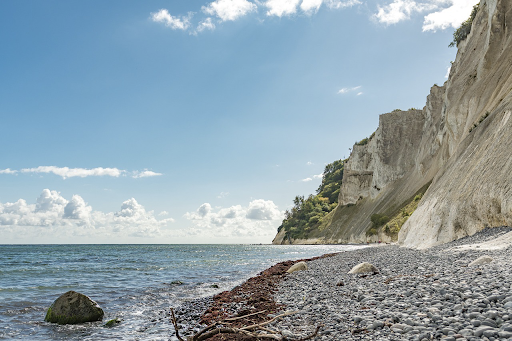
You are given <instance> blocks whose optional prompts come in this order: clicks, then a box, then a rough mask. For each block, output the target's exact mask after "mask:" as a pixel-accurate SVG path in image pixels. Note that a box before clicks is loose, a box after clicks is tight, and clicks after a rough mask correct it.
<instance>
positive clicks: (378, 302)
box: [178, 227, 512, 341]
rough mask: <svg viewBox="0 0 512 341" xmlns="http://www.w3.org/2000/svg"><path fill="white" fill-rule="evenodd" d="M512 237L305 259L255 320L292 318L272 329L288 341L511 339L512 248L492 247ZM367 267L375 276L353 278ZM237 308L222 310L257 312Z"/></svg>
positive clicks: (490, 234)
mask: <svg viewBox="0 0 512 341" xmlns="http://www.w3.org/2000/svg"><path fill="white" fill-rule="evenodd" d="M511 231H512V228H510V227H497V228H487V229H485V230H483V231H481V232H479V233H477V234H475V235H473V236H470V237H465V238H462V239H459V240H456V241H454V242H451V243H448V244H444V245H441V246H437V247H434V248H430V249H426V250H413V249H407V248H401V247H399V246H396V245H379V246H375V247H368V248H363V249H359V250H354V251H349V252H343V253H339V254H336V255H334V256H330V257H323V258H319V259H315V260H310V261H307V266H308V269H307V270H303V271H297V272H294V273H291V274H282V275H280V276H281V277H280V278H279V280H278V281H277V282H276V285H275V288H274V289H271V288H270V287H269V289H268V291H270V292H271V299H272V300H273V302H272V304H273V305H275V306H277V307H279V311H276V312H272V313H270V314H268V312H267V313H265V316H262V317H261V318H260V320H259V321H257V322H261V321H264V320H269V319H271V318H273V317H275V316H277V315H279V314H280V313H282V312H285V311H287V312H295V313H293V314H291V315H288V316H284V317H282V318H280V319H278V320H277V321H276V322H274V323H271V324H269V325H267V328H268V330H273V331H276V332H278V333H279V335H280V337H282V339H283V340H299V339H301V338H305V337H307V336H308V335H309V336H310V335H311V334H312V333H314V331H315V330H316V329H317V328H318V327H320V328H319V329H318V333H317V334H316V335H315V336H314V337H312V338H311V339H312V340H440V339H442V340H446V341H449V340H458V341H463V340H512V268H511V266H510V264H511V258H512V246H507V244H503V243H501V244H500V243H497V242H495V241H499V240H503V239H506V237H507V236H510V234H507V233H509V232H511ZM482 257H483V258H482ZM478 259H480V260H479V262H481V263H480V264H471V263H472V262H474V261H475V260H478ZM362 262H368V263H371V264H373V265H374V266H375V267H376V268H377V269H378V272H375V273H363V274H348V272H349V271H350V270H351V269H352V268H353V267H354V266H356V265H357V264H360V263H362ZM262 274H263V273H262ZM273 278H274V279H275V278H277V277H273ZM235 289H237V288H235ZM235 289H234V290H235ZM237 290H239V291H240V288H238V289H237ZM242 291H243V290H242ZM244 295H245V296H251V294H250V293H247V292H246V293H245V294H244ZM239 296H240V295H239ZM242 296H243V295H242ZM214 301H215V297H214ZM202 303H203V304H205V303H206V302H204V301H203V302H202ZM208 304H211V301H210V302H209V303H206V305H208ZM240 304H241V303H240V301H238V302H236V304H235V303H234V302H232V303H229V302H224V303H222V307H223V308H219V311H220V310H222V311H226V312H227V313H228V315H230V316H237V312H236V310H237V309H238V311H240V309H243V311H244V313H247V312H251V308H254V307H252V306H250V304H247V302H246V304H245V306H243V307H241V306H240ZM199 306H200V305H199ZM188 308H191V307H190V306H189V307H188ZM262 308H264V305H263V306H260V307H258V309H253V310H252V311H255V310H260V309H262ZM203 309H204V306H203ZM178 310H180V309H178ZM181 310H182V314H183V315H181V317H183V318H185V319H187V316H188V319H189V320H190V317H191V315H190V314H189V313H190V312H192V314H195V316H198V315H197V309H195V313H194V309H191V310H188V312H189V313H186V312H185V311H186V310H187V309H185V307H182V308H181ZM209 312H211V310H209ZM238 315H240V314H238ZM204 316H205V315H204V314H203V318H204ZM189 322H191V321H189ZM245 323H246V324H250V323H254V322H245ZM241 324H242V325H243V322H241ZM189 326H190V324H189ZM196 330H198V329H197V327H196ZM185 335H186V334H185ZM222 337H225V336H222ZM222 337H219V336H217V337H216V338H214V339H215V340H222V339H226V338H222ZM229 339H231V340H234V339H240V340H242V339H243V340H248V339H250V338H247V337H243V336H238V337H234V338H229Z"/></svg>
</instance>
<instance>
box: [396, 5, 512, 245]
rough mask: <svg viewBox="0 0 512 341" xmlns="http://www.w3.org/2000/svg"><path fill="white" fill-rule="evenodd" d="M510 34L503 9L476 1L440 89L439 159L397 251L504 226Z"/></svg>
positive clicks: (510, 206) (510, 219)
mask: <svg viewBox="0 0 512 341" xmlns="http://www.w3.org/2000/svg"><path fill="white" fill-rule="evenodd" d="M511 28H512V3H511V2H510V1H507V0H492V1H482V3H481V5H480V10H479V12H478V14H477V16H476V18H475V20H474V22H473V28H472V30H471V34H470V35H469V36H468V38H467V39H466V40H465V41H464V42H463V43H462V44H460V45H459V51H458V53H457V58H456V60H455V62H454V64H453V66H452V70H451V74H450V78H449V80H448V82H447V84H446V93H445V96H444V100H443V106H444V107H445V108H446V110H445V111H444V112H445V113H444V118H443V121H444V122H442V123H441V125H440V129H439V131H438V135H439V136H440V137H441V139H440V140H441V144H440V149H441V150H443V151H444V154H443V156H444V157H443V158H442V159H441V160H440V161H438V162H437V163H438V164H437V165H435V167H433V168H432V170H435V171H436V175H435V178H434V181H433V183H432V185H431V186H430V188H429V190H428V191H427V193H426V195H425V196H424V198H423V200H422V202H421V204H420V206H419V207H418V209H417V210H416V212H415V213H414V214H413V215H412V216H411V217H410V218H409V220H408V221H407V222H406V224H405V225H404V226H403V227H402V230H401V231H400V234H399V242H400V243H401V244H402V245H404V246H408V247H415V248H426V247H430V246H433V245H437V244H441V243H446V242H449V241H451V240H454V239H457V238H461V237H464V236H466V235H471V234H473V233H476V232H478V231H479V230H482V229H483V228H485V227H494V226H502V225H511V224H512V139H511V137H512V120H511V119H510V116H511V112H512V32H511ZM486 114H487V115H488V117H487V118H485V119H484V120H483V121H482V122H481V123H479V124H478V126H477V127H476V128H473V129H472V130H471V128H472V127H473V126H474V124H475V123H478V122H479V121H480V118H481V117H483V116H485V115H486ZM470 130H471V132H470Z"/></svg>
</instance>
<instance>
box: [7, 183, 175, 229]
mask: <svg viewBox="0 0 512 341" xmlns="http://www.w3.org/2000/svg"><path fill="white" fill-rule="evenodd" d="M173 221H174V220H173V219H172V218H167V219H157V218H156V217H155V216H154V213H153V211H146V209H145V208H144V207H143V206H142V205H140V204H139V203H138V202H137V201H136V200H135V199H134V198H131V199H129V200H127V201H125V202H123V203H122V205H121V208H120V210H119V211H117V212H108V213H104V212H101V211H94V210H93V209H92V207H91V206H89V205H88V204H87V203H86V202H85V200H84V199H83V198H82V197H81V196H79V195H73V196H72V197H71V200H69V201H68V200H67V199H65V198H64V197H62V196H61V195H60V193H59V192H57V191H52V190H49V189H45V190H43V191H42V193H41V195H40V196H39V197H38V198H37V199H36V203H35V204H27V202H26V201H25V200H24V199H19V200H18V201H16V202H14V203H9V202H8V203H0V231H2V233H4V232H9V231H10V232H11V233H12V234H14V235H18V234H20V233H21V232H20V231H23V233H24V234H27V236H26V237H30V236H28V235H32V236H34V235H37V234H40V235H44V236H45V237H48V236H50V237H55V238H60V237H61V236H70V235H73V236H89V237H95V236H96V237H98V238H104V237H105V236H112V237H115V236H116V235H117V236H121V234H120V233H122V236H123V237H124V236H136V237H154V236H158V235H159V234H160V232H161V228H162V227H164V226H167V225H168V224H169V223H171V222H173ZM27 228H30V229H27Z"/></svg>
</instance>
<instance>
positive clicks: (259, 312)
mask: <svg viewBox="0 0 512 341" xmlns="http://www.w3.org/2000/svg"><path fill="white" fill-rule="evenodd" d="M264 312H266V310H262V311H258V312H256V313H252V314H247V315H244V316H237V317H230V318H227V319H224V321H236V320H240V319H243V318H246V317H249V316H253V315H258V314H261V313H264Z"/></svg>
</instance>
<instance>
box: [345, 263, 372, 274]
mask: <svg viewBox="0 0 512 341" xmlns="http://www.w3.org/2000/svg"><path fill="white" fill-rule="evenodd" d="M367 272H379V270H377V268H376V267H375V266H373V265H372V264H370V263H367V262H364V263H361V264H357V265H356V266H354V267H353V268H352V270H350V271H349V272H348V273H349V274H362V273H367Z"/></svg>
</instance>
